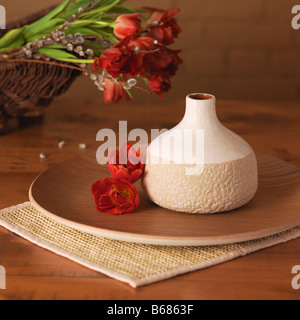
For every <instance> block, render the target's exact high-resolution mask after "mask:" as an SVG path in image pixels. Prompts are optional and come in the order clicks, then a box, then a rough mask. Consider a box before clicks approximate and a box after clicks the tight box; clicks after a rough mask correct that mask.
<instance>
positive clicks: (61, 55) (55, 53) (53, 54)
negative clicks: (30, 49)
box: [37, 48, 76, 60]
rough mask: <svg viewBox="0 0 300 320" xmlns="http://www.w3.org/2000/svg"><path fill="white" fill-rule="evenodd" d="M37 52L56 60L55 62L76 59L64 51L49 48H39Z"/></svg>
mask: <svg viewBox="0 0 300 320" xmlns="http://www.w3.org/2000/svg"><path fill="white" fill-rule="evenodd" d="M37 51H38V52H39V53H42V54H44V55H46V56H48V57H49V58H52V59H57V60H58V59H76V56H74V55H72V54H71V53H68V52H66V51H64V50H59V49H51V48H39V49H38V50H37Z"/></svg>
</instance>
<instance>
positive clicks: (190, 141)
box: [142, 94, 258, 214]
mask: <svg viewBox="0 0 300 320" xmlns="http://www.w3.org/2000/svg"><path fill="white" fill-rule="evenodd" d="M142 184H143V188H144V190H145V191H146V193H147V195H148V196H149V198H150V199H151V200H152V201H153V202H154V203H156V204H157V205H159V206H161V207H164V208H167V209H170V210H174V211H180V212H186V213H198V214H212V213H217V212H225V211H229V210H233V209H236V208H238V207H241V206H243V205H245V204H246V203H248V202H249V201H250V200H251V199H252V198H253V197H254V195H255V194H256V191H257V187H258V173H257V160H256V157H255V153H254V152H253V150H252V148H251V147H250V146H249V145H248V143H247V142H245V141H244V140H243V139H242V138H241V137H239V136H238V135H237V134H235V133H233V132H232V131H230V130H229V129H227V128H225V127H224V126H223V125H222V124H221V123H220V121H219V120H218V118H217V114H216V99H215V97H214V96H212V95H209V94H191V95H189V96H187V99H186V113H185V116H184V118H183V120H182V121H181V122H180V123H179V124H178V125H177V126H176V127H175V128H173V129H171V130H169V131H167V132H165V133H163V134H161V135H160V136H159V137H158V138H156V139H155V140H153V141H152V143H151V145H150V146H149V147H148V149H147V160H146V166H145V174H144V176H143V181H142Z"/></svg>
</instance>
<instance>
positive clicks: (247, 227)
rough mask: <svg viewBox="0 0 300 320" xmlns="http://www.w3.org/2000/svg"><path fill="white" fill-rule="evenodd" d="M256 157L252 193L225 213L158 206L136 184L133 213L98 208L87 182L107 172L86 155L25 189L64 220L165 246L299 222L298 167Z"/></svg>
mask: <svg viewBox="0 0 300 320" xmlns="http://www.w3.org/2000/svg"><path fill="white" fill-rule="evenodd" d="M257 158H258V164H259V189H258V192H257V194H256V196H255V198H254V199H253V200H252V201H251V202H250V203H249V204H247V205H246V206H244V207H242V208H240V209H237V210H234V211H230V212H226V213H220V214H215V215H194V214H186V213H179V212H172V211H169V210H166V209H163V208H160V207H158V206H156V205H155V204H153V203H151V202H150V201H149V200H148V199H147V198H146V196H145V194H144V193H143V191H142V188H141V186H140V183H137V184H136V186H137V189H138V191H139V193H140V197H141V204H140V206H139V207H138V209H137V210H136V211H135V212H133V213H131V214H125V215H120V216H113V215H109V214H107V213H99V212H98V211H97V210H96V207H95V204H94V197H93V195H92V193H91V191H90V190H91V185H92V184H93V183H94V182H95V181H97V180H100V179H102V178H105V177H109V176H110V174H109V171H108V169H107V167H106V166H105V167H102V166H100V165H98V164H97V162H96V159H95V157H94V156H90V155H85V156H82V157H78V158H74V159H70V160H68V161H64V162H62V163H60V164H58V165H56V166H54V167H52V168H50V169H48V170H47V171H46V172H44V173H43V174H41V175H40V176H39V177H38V178H37V179H36V180H35V181H34V183H33V184H32V186H31V188H30V201H31V203H32V204H33V206H34V207H36V208H37V209H38V210H40V211H41V212H42V213H44V214H45V215H47V216H49V217H50V218H52V219H54V220H56V221H58V222H60V223H62V224H64V225H67V226H69V227H73V228H75V229H77V230H80V231H84V232H88V233H90V234H94V235H98V236H103V237H106V238H110V239H115V240H121V241H128V242H135V243H144V244H153V245H171V246H202V245H219V244H226V243H235V242H242V241H247V240H253V239H258V238H262V237H265V236H269V235H272V234H275V233H279V232H281V231H284V230H287V229H290V228H292V227H295V226H297V225H300V169H299V168H297V167H295V166H294V165H292V164H289V163H287V162H285V161H282V160H279V159H276V158H273V157H270V156H266V155H261V154H258V155H257ZM162 183H163V181H162ZM169 187H171V186H166V188H169Z"/></svg>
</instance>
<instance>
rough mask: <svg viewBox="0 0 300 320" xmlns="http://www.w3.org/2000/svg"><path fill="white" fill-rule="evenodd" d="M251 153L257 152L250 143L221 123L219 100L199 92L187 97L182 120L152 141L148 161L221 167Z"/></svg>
mask: <svg viewBox="0 0 300 320" xmlns="http://www.w3.org/2000/svg"><path fill="white" fill-rule="evenodd" d="M168 145H170V146H168ZM251 153H254V152H253V150H252V148H251V147H250V146H249V144H248V143H247V142H246V141H244V140H243V139H242V138H241V137H240V136H238V135H237V134H235V133H234V132H232V131H231V130H229V129H227V128H226V127H224V126H223V125H222V124H221V122H220V121H219V119H218V117H217V113H216V98H215V97H214V96H212V95H209V94H203V93H201V94H199V93H198V94H190V95H188V96H187V97H186V112H185V115H184V117H183V119H182V121H181V122H180V123H179V124H178V125H177V126H176V127H174V128H173V129H171V130H169V131H167V132H165V133H163V134H162V135H160V136H159V137H157V138H156V139H155V140H153V141H152V143H151V145H150V146H149V148H148V161H149V159H150V157H149V156H151V157H152V158H151V159H153V158H159V159H162V160H167V161H171V162H174V163H178V164H199V163H201V164H218V163H224V162H230V161H234V160H238V159H242V158H245V157H247V156H249V155H250V154H251ZM183 155H184V156H183ZM150 161H153V160H150ZM156 161H157V160H156Z"/></svg>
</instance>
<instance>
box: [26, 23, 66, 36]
mask: <svg viewBox="0 0 300 320" xmlns="http://www.w3.org/2000/svg"><path fill="white" fill-rule="evenodd" d="M63 23H64V20H63V19H52V20H49V21H47V22H44V23H43V24H42V25H41V26H39V25H34V24H33V25H31V26H29V27H28V28H27V29H26V31H25V33H24V36H25V38H26V39H28V40H29V39H32V37H34V36H36V35H40V34H44V35H49V34H50V33H51V32H52V31H53V30H55V29H56V28H57V27H58V26H60V25H62V24H63ZM36 39H37V38H36Z"/></svg>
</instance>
